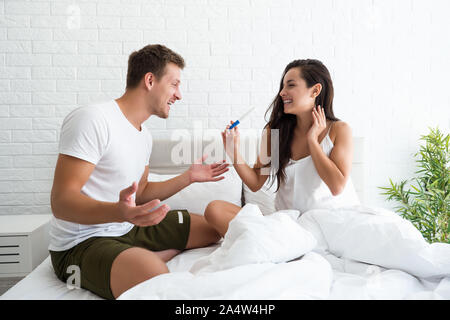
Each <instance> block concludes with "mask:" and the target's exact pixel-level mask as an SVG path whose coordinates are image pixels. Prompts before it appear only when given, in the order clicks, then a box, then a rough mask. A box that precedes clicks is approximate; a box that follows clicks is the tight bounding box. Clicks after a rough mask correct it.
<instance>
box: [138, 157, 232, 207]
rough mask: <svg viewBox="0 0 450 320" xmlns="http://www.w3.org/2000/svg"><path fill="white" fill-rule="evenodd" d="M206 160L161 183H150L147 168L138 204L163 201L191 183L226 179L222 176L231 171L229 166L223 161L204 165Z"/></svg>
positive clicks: (198, 161)
mask: <svg viewBox="0 0 450 320" xmlns="http://www.w3.org/2000/svg"><path fill="white" fill-rule="evenodd" d="M205 159H206V156H203V157H202V158H200V159H198V160H196V161H195V163H194V164H192V165H191V166H190V167H189V169H188V170H187V171H185V172H184V173H182V174H180V175H179V176H176V177H174V178H172V179H169V180H166V181H160V182H150V181H148V171H149V168H148V166H146V167H145V170H144V174H143V175H142V177H141V180H140V181H139V187H138V191H137V193H136V203H137V204H140V203H145V202H147V201H151V200H153V199H160V200H161V201H163V200H165V199H167V198H170V197H171V196H173V195H174V194H176V193H177V192H179V191H181V190H183V189H184V188H186V187H187V186H189V185H190V184H191V183H194V182H216V181H219V180H222V179H224V178H225V177H224V176H221V175H222V174H223V173H225V172H227V171H228V170H229V169H228V164H227V163H224V161H223V162H221V163H214V164H210V165H207V164H203V161H204V160H205Z"/></svg>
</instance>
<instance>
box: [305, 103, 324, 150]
mask: <svg viewBox="0 0 450 320" xmlns="http://www.w3.org/2000/svg"><path fill="white" fill-rule="evenodd" d="M312 117H313V123H312V125H311V128H310V129H309V131H308V134H307V138H308V139H311V140H312V141H317V140H318V139H319V135H320V133H321V132H322V131H323V130H324V129H325V128H326V127H327V119H326V117H325V112H324V110H323V108H322V107H321V106H317V108H313V110H312Z"/></svg>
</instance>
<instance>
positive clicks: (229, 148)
mask: <svg viewBox="0 0 450 320" xmlns="http://www.w3.org/2000/svg"><path fill="white" fill-rule="evenodd" d="M232 124H233V121H230V124H229V125H228V126H227V127H226V129H225V130H224V131H223V132H222V142H223V146H224V148H225V152H226V153H227V155H228V156H229V157H230V158H231V160H232V163H234V162H235V161H234V159H235V157H236V155H237V152H238V151H239V143H240V137H239V129H238V127H237V126H236V127H234V128H233V129H231V130H229V128H230V126H231V125H232Z"/></svg>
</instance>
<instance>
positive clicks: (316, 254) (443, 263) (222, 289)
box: [0, 130, 450, 300]
mask: <svg viewBox="0 0 450 320" xmlns="http://www.w3.org/2000/svg"><path fill="white" fill-rule="evenodd" d="M218 136H219V135H218V134H217V135H214V134H210V135H209V137H210V138H208V135H206V134H205V135H203V136H202V137H201V138H196V137H195V135H194V139H192V137H191V136H190V135H189V134H187V133H186V134H181V135H175V134H174V135H173V136H172V137H171V138H157V139H154V141H153V152H152V157H151V159H150V174H149V180H150V181H162V180H166V179H168V178H170V177H172V176H173V175H176V174H179V173H181V172H183V171H184V170H186V169H187V168H188V165H185V164H184V163H189V162H191V161H193V160H194V159H197V158H199V157H200V156H201V154H202V153H207V154H209V158H208V159H207V162H213V161H217V160H220V159H222V158H223V151H222V146H221V143H222V142H221V141H220V140H219V139H217V138H216V137H218ZM241 136H242V137H241V151H242V153H243V155H244V158H245V159H246V160H247V161H248V163H254V161H255V159H256V154H257V150H258V149H259V134H258V133H254V132H250V131H248V132H246V131H245V130H242V131H241ZM354 144H355V149H354V150H355V157H354V159H353V166H352V180H353V183H354V186H355V189H356V190H357V193H358V195H359V197H360V200H361V203H364V197H365V195H364V190H365V188H364V182H365V181H364V176H365V166H364V154H365V151H364V139H363V138H358V137H356V138H354ZM183 160H184V163H183ZM275 187H276V186H269V185H265V186H264V187H263V188H262V189H261V190H260V191H258V192H255V193H254V192H251V191H250V190H249V189H248V188H247V187H246V186H245V185H243V184H242V182H241V181H240V179H239V177H238V176H237V174H236V172H235V171H234V170H233V169H232V170H230V171H229V172H227V173H226V178H225V179H224V180H222V181H220V182H218V183H196V184H193V185H191V186H189V187H188V188H186V189H184V190H182V191H181V192H180V193H178V194H176V195H174V196H173V197H171V198H169V199H167V200H166V201H164V202H165V203H168V204H169V205H170V206H171V208H172V209H176V208H187V209H188V210H189V211H190V212H194V213H199V214H202V213H203V212H204V208H205V207H206V205H207V204H208V203H209V201H211V200H214V199H223V200H227V201H230V202H233V203H235V204H237V205H240V206H243V209H242V210H241V211H240V212H239V214H238V216H237V217H236V218H235V219H234V220H233V221H232V223H231V224H230V229H229V230H230V231H229V232H228V233H227V235H226V236H225V238H224V239H222V240H221V241H220V242H219V243H217V244H215V245H211V246H209V247H205V248H198V249H192V250H186V251H184V252H182V253H181V254H179V255H177V256H176V257H174V258H173V259H172V260H170V261H169V262H168V264H167V265H168V268H169V270H170V271H171V272H170V273H169V274H165V275H161V276H158V277H155V278H153V279H150V280H147V281H145V282H143V283H141V284H139V285H137V286H135V287H133V288H131V289H129V290H128V291H126V292H125V293H123V294H122V295H121V296H120V297H119V299H182V300H183V299H233V300H235V299H450V245H448V244H431V245H430V244H428V243H426V242H425V240H424V239H423V238H422V236H421V235H420V233H419V232H418V231H417V230H416V229H415V228H414V227H413V226H412V224H411V223H409V222H408V221H406V220H404V219H402V218H400V217H399V216H398V215H397V214H395V213H394V212H391V211H389V210H386V209H383V208H370V207H366V206H363V205H360V206H354V207H348V208H332V209H320V210H311V211H308V212H306V213H304V214H302V215H300V214H299V213H298V211H295V210H285V211H283V212H275V208H274V204H273V200H274V194H273V190H274V188H275ZM192 199H195V200H196V201H191V200H192ZM268 284H270V285H268ZM0 299H6V300H8V299H51V300H62V299H77V300H78V299H80V300H98V299H101V298H100V297H98V296H96V295H95V294H93V293H91V292H89V291H87V290H84V289H76V288H75V289H74V288H70V287H69V286H68V285H66V284H65V283H63V282H61V281H60V280H58V279H57V278H56V276H55V274H54V273H53V268H52V266H51V261H50V258H49V257H47V258H46V259H45V260H44V261H43V262H42V263H41V264H40V265H39V266H38V267H37V268H36V269H35V270H33V271H32V272H31V273H30V274H29V275H28V276H26V277H25V278H24V279H22V280H21V281H20V282H18V283H17V284H16V285H15V286H14V287H12V288H11V289H9V290H8V291H7V292H6V293H5V294H4V295H2V296H1V297H0Z"/></svg>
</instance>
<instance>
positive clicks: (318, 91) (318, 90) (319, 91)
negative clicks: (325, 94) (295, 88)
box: [312, 83, 322, 98]
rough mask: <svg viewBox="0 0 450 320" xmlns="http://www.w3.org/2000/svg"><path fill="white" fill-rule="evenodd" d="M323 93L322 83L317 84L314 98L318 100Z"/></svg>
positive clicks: (314, 89)
mask: <svg viewBox="0 0 450 320" xmlns="http://www.w3.org/2000/svg"><path fill="white" fill-rule="evenodd" d="M321 92H322V85H321V84H320V83H317V84H315V85H314V86H313V90H312V93H313V97H314V98H317V97H318V96H319V94H320V93H321Z"/></svg>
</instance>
